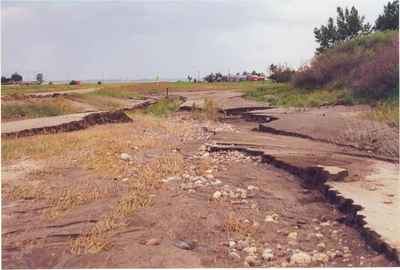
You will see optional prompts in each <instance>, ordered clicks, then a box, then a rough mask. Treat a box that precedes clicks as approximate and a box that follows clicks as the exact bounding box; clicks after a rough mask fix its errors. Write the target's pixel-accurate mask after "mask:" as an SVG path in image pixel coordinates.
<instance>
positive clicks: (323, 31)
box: [314, 0, 399, 54]
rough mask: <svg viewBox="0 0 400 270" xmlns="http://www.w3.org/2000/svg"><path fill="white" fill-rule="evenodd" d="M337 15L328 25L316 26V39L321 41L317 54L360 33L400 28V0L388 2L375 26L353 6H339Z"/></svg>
mask: <svg viewBox="0 0 400 270" xmlns="http://www.w3.org/2000/svg"><path fill="white" fill-rule="evenodd" d="M336 12H337V17H336V20H334V19H333V18H332V17H330V18H329V19H328V23H327V24H326V25H321V26H320V27H315V28H314V36H315V40H316V41H317V42H318V43H319V47H318V48H317V50H316V54H320V53H322V52H323V51H324V50H326V49H329V48H333V47H335V46H336V45H337V44H339V43H341V42H343V41H346V40H349V39H353V38H355V37H357V36H360V35H366V34H369V33H371V32H373V31H385V30H398V29H399V1H398V0H394V1H392V2H388V3H387V4H386V5H385V6H384V9H383V14H381V15H379V16H378V18H377V19H376V21H375V24H374V26H372V25H371V24H370V23H368V22H365V16H360V15H359V13H358V10H357V9H356V8H355V7H354V6H353V7H351V9H348V8H347V7H346V8H345V9H343V8H341V7H337V9H336Z"/></svg>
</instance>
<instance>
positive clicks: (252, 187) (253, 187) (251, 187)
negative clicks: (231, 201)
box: [247, 185, 259, 191]
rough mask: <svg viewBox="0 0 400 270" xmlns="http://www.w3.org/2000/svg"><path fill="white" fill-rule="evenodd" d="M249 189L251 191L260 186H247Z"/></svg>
mask: <svg viewBox="0 0 400 270" xmlns="http://www.w3.org/2000/svg"><path fill="white" fill-rule="evenodd" d="M247 189H248V190H250V191H253V190H259V188H258V187H256V186H253V185H250V186H247Z"/></svg>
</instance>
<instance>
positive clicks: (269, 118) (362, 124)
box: [244, 105, 399, 162]
mask: <svg viewBox="0 0 400 270" xmlns="http://www.w3.org/2000/svg"><path fill="white" fill-rule="evenodd" d="M368 111H370V108H369V107H368V106H361V105H359V106H333V107H321V108H313V109H304V110H296V109H291V108H287V109H285V108H275V109H267V110H259V111H253V112H251V113H250V114H247V115H245V116H244V117H245V118H248V119H249V120H251V121H254V120H258V121H257V122H259V123H261V124H260V126H259V130H260V131H263V132H271V133H274V134H280V135H288V136H297V137H301V138H308V139H313V140H319V141H323V142H330V143H336V144H338V145H342V146H349V147H353V148H354V149H358V150H362V151H364V152H365V153H367V154H370V155H371V156H376V157H380V158H386V159H390V160H392V161H396V162H398V161H399V152H398V145H399V136H398V133H399V130H398V128H394V127H389V126H388V125H386V124H384V123H379V122H376V121H370V120H367V119H365V117H364V116H363V115H365V113H367V112H368ZM256 118H257V119H256ZM263 122H264V123H267V124H263Z"/></svg>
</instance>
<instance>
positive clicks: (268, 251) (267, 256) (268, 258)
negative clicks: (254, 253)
mask: <svg viewBox="0 0 400 270" xmlns="http://www.w3.org/2000/svg"><path fill="white" fill-rule="evenodd" d="M262 257H263V259H264V260H265V261H271V260H272V259H273V258H274V253H273V252H272V249H270V248H266V249H264V251H263V254H262Z"/></svg>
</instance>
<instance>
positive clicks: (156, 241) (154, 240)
mask: <svg viewBox="0 0 400 270" xmlns="http://www.w3.org/2000/svg"><path fill="white" fill-rule="evenodd" d="M160 243H161V240H160V239H158V238H151V239H149V240H147V241H146V246H158V245H159V244H160Z"/></svg>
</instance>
